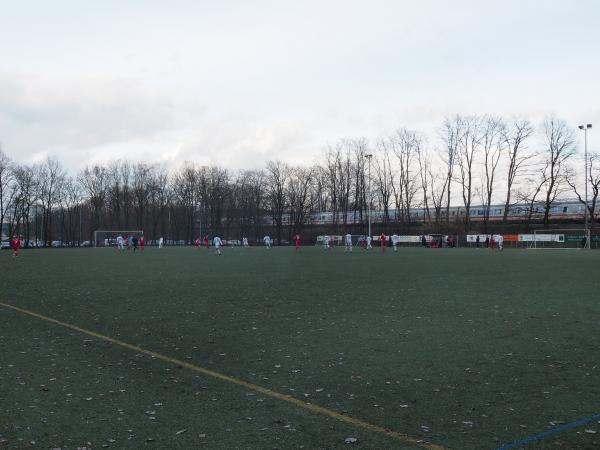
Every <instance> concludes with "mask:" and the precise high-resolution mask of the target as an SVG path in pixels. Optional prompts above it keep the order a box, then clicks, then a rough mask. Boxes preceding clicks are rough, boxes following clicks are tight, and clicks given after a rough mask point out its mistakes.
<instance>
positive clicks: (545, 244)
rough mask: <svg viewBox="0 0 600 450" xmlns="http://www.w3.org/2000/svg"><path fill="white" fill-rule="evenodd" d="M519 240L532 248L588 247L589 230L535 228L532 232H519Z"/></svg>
mask: <svg viewBox="0 0 600 450" xmlns="http://www.w3.org/2000/svg"><path fill="white" fill-rule="evenodd" d="M519 240H520V241H522V242H526V243H527V248H533V249H583V248H590V243H591V242H590V230H586V229H585V228H554V229H551V230H535V231H534V232H533V234H520V235H519Z"/></svg>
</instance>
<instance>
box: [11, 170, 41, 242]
mask: <svg viewBox="0 0 600 450" xmlns="http://www.w3.org/2000/svg"><path fill="white" fill-rule="evenodd" d="M13 174H14V183H15V184H14V189H16V190H17V193H16V195H15V199H14V202H13V208H12V210H13V212H12V215H11V217H10V221H9V235H13V234H14V233H15V232H16V231H18V230H21V232H23V233H24V234H25V238H26V239H27V241H26V245H27V244H28V243H29V242H28V241H29V239H30V238H31V229H30V225H31V221H30V218H31V212H32V211H31V210H32V208H33V206H34V205H35V203H36V202H37V201H38V196H37V195H38V192H39V189H38V186H37V182H38V177H36V172H35V171H34V169H33V168H32V167H29V166H26V165H22V166H17V167H15V168H14V171H13Z"/></svg>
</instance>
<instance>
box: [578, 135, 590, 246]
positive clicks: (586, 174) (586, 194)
mask: <svg viewBox="0 0 600 450" xmlns="http://www.w3.org/2000/svg"><path fill="white" fill-rule="evenodd" d="M591 128H592V124H591V123H588V124H587V125H579V129H580V130H583V134H584V142H585V144H584V156H583V159H584V160H585V161H584V167H585V169H584V172H583V175H584V176H583V181H584V183H585V208H584V209H583V214H584V221H585V246H584V247H583V248H591V246H590V236H589V231H588V179H587V176H588V151H587V132H588V130H589V129H591Z"/></svg>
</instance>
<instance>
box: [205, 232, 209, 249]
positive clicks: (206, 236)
mask: <svg viewBox="0 0 600 450" xmlns="http://www.w3.org/2000/svg"><path fill="white" fill-rule="evenodd" d="M204 246H205V247H206V248H208V247H209V246H208V234H205V235H204Z"/></svg>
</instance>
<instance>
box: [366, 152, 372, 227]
mask: <svg viewBox="0 0 600 450" xmlns="http://www.w3.org/2000/svg"><path fill="white" fill-rule="evenodd" d="M372 157H373V154H372V153H367V154H366V155H365V158H367V160H368V161H369V187H368V190H369V207H368V209H369V237H372V236H371V158H372Z"/></svg>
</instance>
